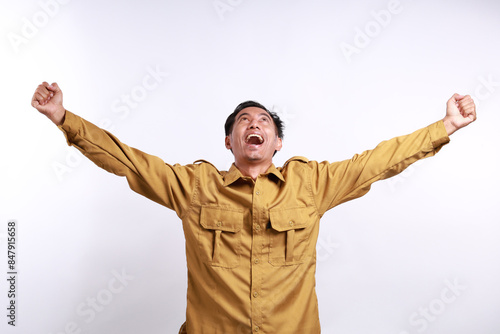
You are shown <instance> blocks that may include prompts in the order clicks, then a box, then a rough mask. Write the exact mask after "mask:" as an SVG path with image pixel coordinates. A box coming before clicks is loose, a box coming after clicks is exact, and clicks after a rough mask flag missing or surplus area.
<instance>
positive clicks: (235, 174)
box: [224, 163, 285, 187]
mask: <svg viewBox="0 0 500 334" xmlns="http://www.w3.org/2000/svg"><path fill="white" fill-rule="evenodd" d="M269 174H273V175H275V176H276V177H277V178H278V179H280V180H281V181H283V182H285V178H284V177H283V175H282V174H281V172H280V171H279V170H278V169H277V168H276V167H275V166H274V164H272V165H271V167H269V169H268V170H267V172H265V173H264V174H262V175H269ZM243 177H244V176H243V174H241V172H240V170H239V169H238V167H236V165H235V164H234V163H233V164H232V165H231V168H229V171H228V172H227V173H226V175H225V176H224V186H225V187H227V186H229V185H230V184H232V183H234V182H235V181H236V180H238V179H240V178H243Z"/></svg>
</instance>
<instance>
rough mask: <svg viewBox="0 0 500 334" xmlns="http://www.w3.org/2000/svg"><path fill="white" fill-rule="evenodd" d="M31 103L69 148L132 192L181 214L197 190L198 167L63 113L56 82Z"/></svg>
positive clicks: (41, 89)
mask: <svg viewBox="0 0 500 334" xmlns="http://www.w3.org/2000/svg"><path fill="white" fill-rule="evenodd" d="M31 104H32V106H33V107H35V108H36V109H37V110H38V111H39V112H41V113H42V114H44V115H45V116H47V117H48V118H49V119H50V120H51V121H52V122H53V123H54V124H56V125H57V126H58V127H59V129H60V130H61V131H63V133H64V135H65V136H66V139H67V142H68V144H69V145H72V146H74V147H76V148H77V149H78V150H79V151H80V152H82V153H83V154H84V155H85V156H86V157H87V158H88V159H90V160H91V161H92V162H94V163H95V164H96V165H97V166H99V167H101V168H103V169H105V170H106V171H108V172H110V173H113V174H116V175H118V176H125V177H126V178H127V181H128V183H129V186H130V188H131V189H132V190H134V191H135V192H137V193H139V194H141V195H143V196H146V197H147V198H149V199H151V200H153V201H155V202H157V203H159V204H161V205H164V206H166V207H168V208H170V209H172V210H175V211H176V212H177V214H178V215H179V216H182V215H183V212H185V211H186V210H187V209H188V208H189V206H190V203H191V197H192V195H193V193H194V191H195V187H196V166H197V165H187V166H180V165H174V166H171V165H168V164H166V163H165V162H164V161H163V160H162V159H160V158H158V157H156V156H154V155H150V154H147V153H144V152H142V151H140V150H138V149H135V148H133V147H130V146H128V145H125V144H124V143H122V142H121V141H120V140H118V138H116V137H115V136H114V135H113V134H111V133H110V132H108V131H106V130H104V129H101V128H99V127H98V126H96V125H94V124H92V123H91V122H89V121H87V120H85V119H83V118H81V117H79V116H77V115H75V114H73V113H72V112H70V111H68V110H66V109H65V108H64V107H63V105H62V92H61V89H60V88H59V86H58V85H57V84H56V83H53V84H51V85H49V84H48V83H47V82H44V83H42V84H41V85H39V86H38V87H37V89H36V91H35V94H34V95H33V98H32V101H31Z"/></svg>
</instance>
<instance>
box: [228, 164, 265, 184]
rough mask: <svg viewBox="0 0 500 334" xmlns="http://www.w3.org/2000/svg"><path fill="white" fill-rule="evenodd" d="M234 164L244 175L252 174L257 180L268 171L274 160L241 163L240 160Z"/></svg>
mask: <svg viewBox="0 0 500 334" xmlns="http://www.w3.org/2000/svg"><path fill="white" fill-rule="evenodd" d="M234 165H235V166H236V168H238V170H239V171H240V172H241V174H242V175H243V176H250V177H251V178H252V179H254V180H256V179H257V177H259V175H260V174H263V173H265V172H267V170H268V169H269V167H271V165H272V162H270V163H269V164H256V165H251V164H241V163H239V162H235V163H234Z"/></svg>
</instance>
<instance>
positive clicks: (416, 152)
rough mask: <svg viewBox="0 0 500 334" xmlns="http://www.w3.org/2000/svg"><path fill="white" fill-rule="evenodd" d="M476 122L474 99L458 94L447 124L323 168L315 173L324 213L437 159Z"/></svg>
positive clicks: (449, 108)
mask: <svg viewBox="0 0 500 334" xmlns="http://www.w3.org/2000/svg"><path fill="white" fill-rule="evenodd" d="M475 119H476V107H475V105H474V101H472V98H471V97H470V96H468V95H467V96H462V95H459V94H455V95H453V96H452V97H451V98H450V99H449V100H448V102H447V108H446V116H445V117H444V119H443V120H440V121H437V122H435V123H433V124H431V125H429V126H427V127H425V128H423V129H420V130H417V131H415V132H413V133H411V134H408V135H405V136H400V137H396V138H392V139H390V140H387V141H383V142H381V143H380V144H379V145H377V147H375V148H374V149H372V150H368V151H365V152H363V153H361V154H356V155H354V156H353V157H352V158H351V159H348V160H344V161H341V162H335V163H332V164H330V163H328V162H323V163H321V164H319V165H318V167H317V168H316V169H314V170H316V174H313V177H312V189H313V194H315V197H316V198H317V202H318V208H319V210H320V212H321V213H324V212H325V211H326V210H328V209H331V208H333V207H334V206H336V205H338V204H340V203H343V202H346V201H349V200H352V199H354V198H358V197H361V196H363V195H364V194H366V193H367V192H368V191H369V190H370V187H371V185H372V184H373V183H374V182H375V181H378V180H382V179H386V178H389V177H391V176H394V175H396V174H398V173H400V172H402V171H403V170H404V169H405V168H407V167H408V166H409V165H411V164H412V163H414V162H415V161H417V160H420V159H423V158H427V157H431V156H433V155H435V154H436V153H437V152H438V151H439V150H440V149H441V147H442V146H443V145H445V144H446V143H448V141H449V135H451V134H452V133H453V132H455V131H456V130H458V129H460V128H463V127H464V126H466V125H468V124H470V123H471V122H473V121H474V120H475ZM325 185H327V186H325Z"/></svg>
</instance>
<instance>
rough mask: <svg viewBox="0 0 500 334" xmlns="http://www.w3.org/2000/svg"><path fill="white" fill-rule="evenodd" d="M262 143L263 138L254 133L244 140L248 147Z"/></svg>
mask: <svg viewBox="0 0 500 334" xmlns="http://www.w3.org/2000/svg"><path fill="white" fill-rule="evenodd" d="M263 142H264V138H262V136H261V135H258V134H256V133H251V134H249V135H248V136H247V138H246V139H245V143H247V144H249V145H260V144H262V143H263Z"/></svg>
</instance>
